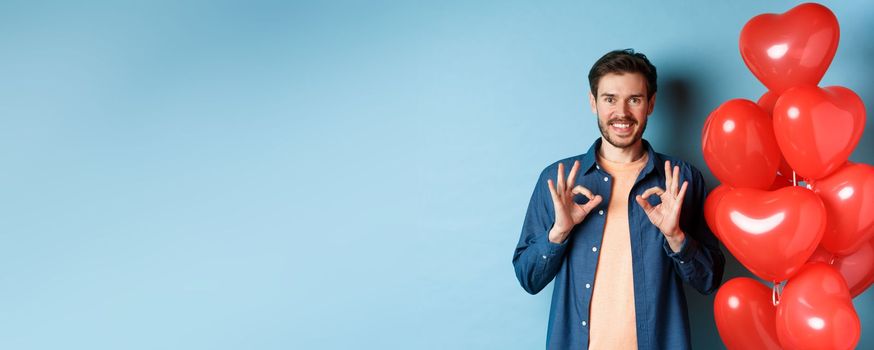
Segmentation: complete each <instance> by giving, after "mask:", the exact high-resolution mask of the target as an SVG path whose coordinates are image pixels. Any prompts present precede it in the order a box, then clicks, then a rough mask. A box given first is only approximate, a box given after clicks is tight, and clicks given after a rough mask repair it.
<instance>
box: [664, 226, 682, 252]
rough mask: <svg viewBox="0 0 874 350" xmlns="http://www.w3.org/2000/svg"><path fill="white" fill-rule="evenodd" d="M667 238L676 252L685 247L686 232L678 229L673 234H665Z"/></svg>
mask: <svg viewBox="0 0 874 350" xmlns="http://www.w3.org/2000/svg"><path fill="white" fill-rule="evenodd" d="M665 239H666V240H667V241H668V245H670V246H671V250H673V251H674V253H678V252H680V249H681V248H683V243H685V242H686V233H685V232H683V231H681V230H680V229H677V231H676V232H674V234H672V235H665Z"/></svg>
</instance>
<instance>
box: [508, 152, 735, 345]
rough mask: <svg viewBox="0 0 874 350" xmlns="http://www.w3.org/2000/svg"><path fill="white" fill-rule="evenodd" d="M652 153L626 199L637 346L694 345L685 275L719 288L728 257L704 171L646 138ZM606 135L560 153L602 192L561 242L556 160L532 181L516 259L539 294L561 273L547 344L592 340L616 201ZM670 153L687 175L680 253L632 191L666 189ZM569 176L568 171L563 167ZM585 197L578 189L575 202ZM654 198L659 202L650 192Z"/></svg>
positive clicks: (701, 287)
mask: <svg viewBox="0 0 874 350" xmlns="http://www.w3.org/2000/svg"><path fill="white" fill-rule="evenodd" d="M643 144H644V147H645V149H646V151H647V152H648V153H649V160H648V161H647V164H646V166H645V167H644V168H643V170H642V171H641V172H640V175H639V176H638V178H637V180H636V181H635V184H634V186H633V187H632V188H631V193H630V194H629V199H628V224H629V228H630V230H631V232H630V233H631V255H632V270H633V276H634V277H633V280H634V310H635V314H636V319H637V343H638V348H639V349H688V348H690V347H691V345H690V334H689V317H688V314H687V313H688V312H687V307H686V297H685V294H684V293H683V285H682V283H683V282H686V283H688V284H689V285H691V286H692V287H694V288H695V289H696V290H698V291H699V292H701V293H704V294H710V293H713V292H714V291H715V290H716V289H717V288H718V287H719V285H720V283H721V282H722V273H723V268H724V266H725V257H724V256H723V255H722V252H721V251H720V249H719V241H718V240H717V239H716V237H714V236H713V233H712V232H710V230H709V228H708V227H707V224H706V223H705V220H704V213H703V207H704V198H705V197H706V196H707V188H706V186H705V185H704V178H703V177H702V176H701V173H700V172H699V171H698V170H697V169H695V168H694V167H692V166H691V165H689V164H688V163H686V162H683V161H682V160H679V159H676V158H672V157H669V156H666V155H663V154H659V153H656V152H654V151H653V149H652V147H651V146H650V144H649V142H647V141H645V140H644V141H643ZM600 146H601V138H598V140H597V141H595V143H594V144H593V145H592V146H591V147H590V148H589V150H588V151H587V152H586V153H585V154H582V155H578V156H575V157H571V158H567V159H563V160H560V161H559V162H561V163H564V165H565V169H566V171H567V172H570V168H571V166H572V165H573V163H574V161H575V160H579V161H580V170H579V175H578V176H577V180H576V183H575V185H582V186H584V187H586V188H588V189H590V190H591V191H592V192H593V193H594V194H599V195H601V197H603V201H602V202H601V204H600V205H599V206H598V207H597V208H595V209H594V210H592V212H591V213H589V215H588V216H587V217H586V218H585V219H584V220H583V222H581V223H580V224H579V225H577V226H575V227H574V228H573V230H572V231H571V234H570V236H569V238H568V239H567V240H566V241H565V242H564V243H561V244H555V243H552V242H550V241H549V239H548V238H547V236H548V232H549V230H550V229H551V228H552V225H553V223H554V222H555V211H554V208H553V204H552V198H551V197H550V193H549V187H547V183H546V180H547V179H550V178H551V179H553V181H555V178H556V174H557V168H558V163H559V162H556V163H553V164H552V165H550V166H548V167H546V169H544V170H543V172H542V173H541V174H540V178H539V179H538V180H537V184H536V185H535V187H534V194H532V196H531V201H530V203H529V204H528V213H527V214H526V215H525V223H524V224H523V226H522V234H521V237H520V238H519V244H518V245H517V246H516V251H515V252H514V254H513V266H514V267H515V269H516V277H517V278H518V279H519V283H520V284H522V288H524V289H525V291H527V292H528V293H531V294H537V293H538V292H540V291H541V290H542V289H543V288H544V287H546V285H547V284H549V282H550V281H552V280H553V279H554V280H555V285H554V286H553V293H552V304H551V306H550V311H549V325H548V327H547V335H546V347H547V348H548V349H587V348H588V346H589V328H588V322H587V320H588V318H589V307H590V306H591V305H590V303H591V300H592V291H593V289H594V288H586V287H585V286H586V283H590V284H594V283H595V270H596V269H597V266H598V254H599V253H600V247H601V242H602V238H603V233H604V223H605V219H606V217H607V208H608V206H609V203H610V194H611V193H610V192H611V190H612V176H610V174H608V173H607V172H606V171H604V170H603V169H601V167H600V166H599V165H598V164H597V162H596V157H597V156H596V155H597V150H598V149H599V147H600ZM665 160H670V161H671V164H672V165H678V166H679V167H680V183H681V184H682V182H683V181H689V188H688V189H687V191H686V198H685V199H684V202H683V208H682V211H681V213H680V228H681V229H682V230H683V231H684V232H685V233H686V241H685V243H683V246H682V247H681V249H680V251H679V252H677V253H674V252H673V250H671V248H670V246H669V245H668V243H667V240H666V239H665V238H664V235H662V233H661V232H660V231H659V229H658V228H657V227H656V226H655V225H653V224H652V223H651V222H650V221H649V218H647V216H646V213H645V212H644V211H643V208H641V207H640V205H638V204H637V201H636V200H635V199H634V197H635V196H636V195H638V194H643V192H644V191H646V190H647V189H648V188H650V187H654V186H659V187H661V188H665V173H664V172H665V170H664V169H665V167H664V162H665ZM565 175H567V174H565ZM586 200H587V199H586V198H585V197H583V196H579V195H578V196H577V197H576V198H575V201H576V202H577V203H584V202H585V201H586ZM649 201H650V203H651V204H653V205H656V204H658V203H659V198H658V196H650V198H649Z"/></svg>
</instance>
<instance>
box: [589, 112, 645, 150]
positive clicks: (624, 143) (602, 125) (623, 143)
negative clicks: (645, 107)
mask: <svg viewBox="0 0 874 350" xmlns="http://www.w3.org/2000/svg"><path fill="white" fill-rule="evenodd" d="M648 119H649V118H644V119H643V124H641V125H640V127H639V128H638V129H637V130H636V131H635V132H634V134H632V135H631V137H630V138H627V139H620V138H618V137H613V136H611V135H610V130H609V127H610V124H612V123H615V122H621V123H623V124H624V123H628V124H630V126H629V127H633V126H635V125H637V121H636V120H634V119H631V118H613V119H610V120H608V121H607V122H602V121H601V118H598V129H599V130H601V136H603V137H604V140H607V142H609V143H610V144H611V145H613V146H614V147H616V148H627V147H630V146H632V145H634V144H636V143H637V142H638V141H640V139H641V138H642V137H643V131H644V130H646V122H647V120H648Z"/></svg>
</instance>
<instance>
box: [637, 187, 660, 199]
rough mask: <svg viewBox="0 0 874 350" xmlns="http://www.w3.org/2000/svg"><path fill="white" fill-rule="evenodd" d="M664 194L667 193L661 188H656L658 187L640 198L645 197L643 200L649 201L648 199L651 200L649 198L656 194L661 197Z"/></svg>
mask: <svg viewBox="0 0 874 350" xmlns="http://www.w3.org/2000/svg"><path fill="white" fill-rule="evenodd" d="M664 193H665V190H663V189H662V188H661V187H658V186H656V187H652V188H650V189H648V190H646V191H643V194H642V195H640V196H641V197H643V199H647V198H649V196H651V195H653V194H655V195H656V196H661V195H662V194H664Z"/></svg>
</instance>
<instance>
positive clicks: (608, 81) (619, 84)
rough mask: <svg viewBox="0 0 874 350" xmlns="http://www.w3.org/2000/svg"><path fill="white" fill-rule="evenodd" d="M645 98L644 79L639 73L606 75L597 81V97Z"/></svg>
mask: <svg viewBox="0 0 874 350" xmlns="http://www.w3.org/2000/svg"><path fill="white" fill-rule="evenodd" d="M604 94H610V95H624V96H631V95H643V96H646V78H644V77H643V74H640V73H607V74H605V75H604V76H602V77H601V79H600V80H598V95H604Z"/></svg>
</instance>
